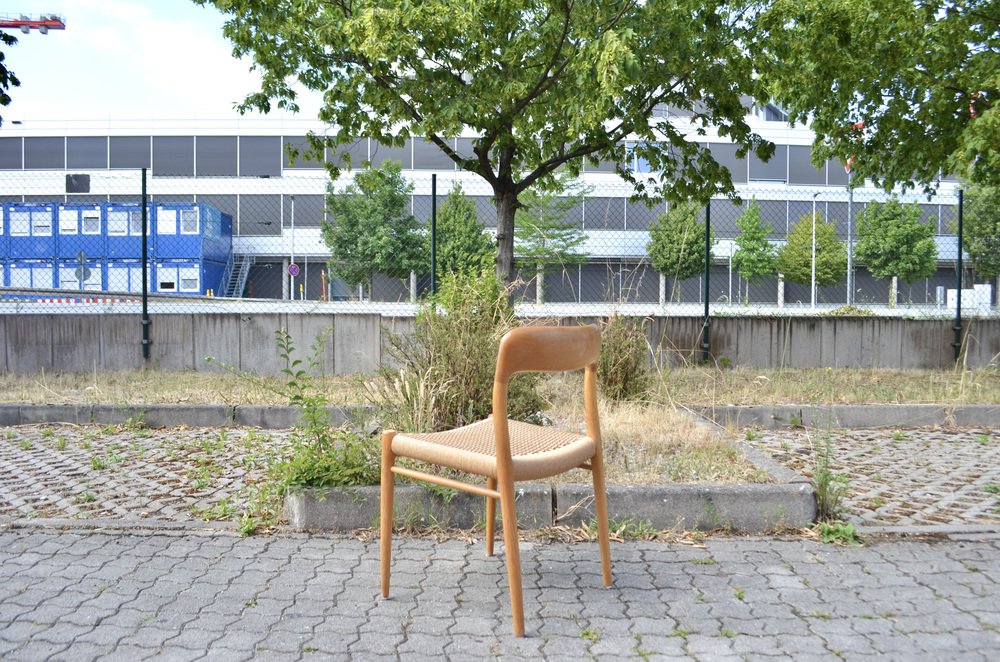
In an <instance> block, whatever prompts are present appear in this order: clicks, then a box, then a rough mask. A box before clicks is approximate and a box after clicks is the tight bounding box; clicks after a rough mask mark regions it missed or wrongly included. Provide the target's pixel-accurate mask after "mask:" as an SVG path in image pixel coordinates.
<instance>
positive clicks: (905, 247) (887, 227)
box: [854, 198, 937, 308]
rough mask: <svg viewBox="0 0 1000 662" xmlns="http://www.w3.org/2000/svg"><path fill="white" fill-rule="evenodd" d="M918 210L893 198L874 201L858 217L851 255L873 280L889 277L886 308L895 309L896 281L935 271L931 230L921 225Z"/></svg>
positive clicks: (926, 274)
mask: <svg viewBox="0 0 1000 662" xmlns="http://www.w3.org/2000/svg"><path fill="white" fill-rule="evenodd" d="M920 215H921V214H920V207H918V206H917V205H916V203H914V204H912V205H904V204H901V203H900V202H899V200H897V199H895V198H893V199H892V200H889V201H888V202H885V203H878V202H873V203H872V204H870V205H868V206H867V207H865V208H864V210H863V211H862V212H861V214H860V215H859V216H858V242H857V243H856V244H855V245H854V256H855V257H856V258H857V259H858V260H859V261H861V262H863V263H864V265H865V266H866V267H867V268H868V271H869V273H871V274H872V275H873V276H875V277H876V278H891V279H892V282H891V284H890V285H889V307H890V308H895V307H896V293H897V291H898V287H897V279H901V280H902V281H903V282H905V283H912V282H913V281H915V280H917V279H918V278H927V277H928V276H931V275H933V274H934V272H935V271H936V270H937V244H935V243H934V230H933V228H931V226H929V225H926V224H924V223H921V222H920Z"/></svg>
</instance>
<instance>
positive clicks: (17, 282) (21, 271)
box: [10, 266, 31, 287]
mask: <svg viewBox="0 0 1000 662" xmlns="http://www.w3.org/2000/svg"><path fill="white" fill-rule="evenodd" d="M10 286H11V287H31V269H30V268H25V267H16V266H15V267H11V268H10Z"/></svg>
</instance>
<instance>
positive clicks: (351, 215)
mask: <svg viewBox="0 0 1000 662" xmlns="http://www.w3.org/2000/svg"><path fill="white" fill-rule="evenodd" d="M328 191H329V192H328V193H327V197H326V208H327V210H328V211H329V213H330V215H331V216H332V217H333V222H327V221H324V222H323V224H322V226H321V228H320V231H321V234H322V237H323V241H324V242H326V245H327V246H329V247H330V252H331V255H330V262H329V266H330V271H331V272H332V273H333V274H334V275H336V276H337V277H339V278H340V279H341V280H343V281H344V282H345V283H347V284H348V285H351V286H355V285H362V284H368V285H369V286H370V284H371V278H372V274H373V273H374V272H376V271H378V272H381V273H384V274H386V275H388V276H391V277H393V278H405V277H406V276H407V275H408V274H409V273H410V272H411V271H420V270H424V269H426V268H427V266H428V263H429V261H430V260H429V259H428V255H429V251H428V247H427V239H426V233H425V232H423V230H422V229H421V227H420V225H419V223H418V222H417V219H415V218H414V217H413V214H411V213H410V212H409V208H410V193H411V192H412V191H413V184H411V183H409V182H407V181H406V180H404V179H403V175H402V166H401V164H399V163H398V162H393V161H389V162H387V163H386V164H385V165H384V166H382V167H379V168H369V169H367V170H363V171H361V172H359V173H358V174H357V175H355V176H354V181H353V182H352V183H351V184H350V185H349V186H348V187H347V189H346V190H345V191H344V193H342V194H334V193H333V191H332V187H330V188H329V189H328Z"/></svg>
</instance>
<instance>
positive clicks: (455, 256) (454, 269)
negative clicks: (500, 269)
mask: <svg viewBox="0 0 1000 662" xmlns="http://www.w3.org/2000/svg"><path fill="white" fill-rule="evenodd" d="M436 252H437V268H438V271H439V273H441V274H450V273H458V274H472V275H477V274H479V273H481V272H482V271H483V269H489V267H490V262H492V258H493V242H492V241H491V240H490V237H489V235H487V234H486V233H485V232H484V231H483V228H482V227H481V226H480V225H479V223H478V221H477V219H476V203H475V202H473V201H472V200H470V199H469V198H467V197H466V196H465V194H464V193H463V192H462V185H461V184H459V183H456V184H455V186H454V187H453V188H452V189H451V191H450V192H449V193H448V199H447V200H446V201H445V203H444V204H443V205H441V209H440V210H438V215H437V249H436Z"/></svg>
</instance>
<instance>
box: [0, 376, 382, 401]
mask: <svg viewBox="0 0 1000 662" xmlns="http://www.w3.org/2000/svg"><path fill="white" fill-rule="evenodd" d="M261 381H262V383H263V384H269V385H272V386H280V385H282V384H283V382H284V380H282V379H279V378H276V377H274V378H267V379H263V380H261ZM314 383H315V385H316V388H317V389H318V390H319V391H321V392H323V393H324V394H325V395H326V397H327V399H328V400H329V402H330V403H331V404H357V403H358V402H361V401H362V388H361V380H360V379H359V378H357V377H325V378H317V379H316V380H315V381H314ZM0 402H20V403H29V404H46V403H69V404H98V403H101V404H125V403H127V404H157V403H183V404H261V405H266V404H287V400H286V399H284V398H282V397H281V396H279V395H277V394H275V393H274V392H272V391H271V390H269V389H268V388H266V387H265V386H264V385H262V384H261V383H254V382H253V381H251V380H247V379H241V378H238V377H236V376H234V375H230V374H228V373H211V372H161V371H154V370H133V371H122V372H95V373H44V372H43V373H39V374H36V375H27V376H26V375H12V374H0Z"/></svg>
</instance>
